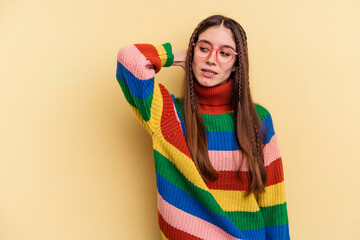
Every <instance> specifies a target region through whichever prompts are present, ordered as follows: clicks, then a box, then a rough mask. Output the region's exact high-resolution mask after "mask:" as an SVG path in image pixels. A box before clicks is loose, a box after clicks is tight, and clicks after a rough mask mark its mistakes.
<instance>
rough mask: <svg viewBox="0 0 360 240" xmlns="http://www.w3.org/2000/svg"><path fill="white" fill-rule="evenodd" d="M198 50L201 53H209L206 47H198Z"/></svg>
mask: <svg viewBox="0 0 360 240" xmlns="http://www.w3.org/2000/svg"><path fill="white" fill-rule="evenodd" d="M199 49H200V51H201V52H209V51H210V49H209V48H207V47H202V46H199Z"/></svg>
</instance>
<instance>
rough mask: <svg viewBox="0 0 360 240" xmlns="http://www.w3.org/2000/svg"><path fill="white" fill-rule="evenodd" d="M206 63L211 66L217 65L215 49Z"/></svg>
mask: <svg viewBox="0 0 360 240" xmlns="http://www.w3.org/2000/svg"><path fill="white" fill-rule="evenodd" d="M206 62H207V63H209V64H215V63H216V51H215V50H214V49H212V50H211V52H210V54H209V55H208V56H207V58H206Z"/></svg>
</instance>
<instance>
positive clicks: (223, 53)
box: [195, 42, 235, 63]
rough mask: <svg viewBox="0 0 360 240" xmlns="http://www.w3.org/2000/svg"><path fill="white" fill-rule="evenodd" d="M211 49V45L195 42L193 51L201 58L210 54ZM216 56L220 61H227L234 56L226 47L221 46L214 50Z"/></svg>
mask: <svg viewBox="0 0 360 240" xmlns="http://www.w3.org/2000/svg"><path fill="white" fill-rule="evenodd" d="M212 50H213V48H212V46H211V45H210V44H208V43H205V42H198V43H196V47H195V51H196V54H197V55H198V56H199V57H201V58H206V57H207V56H209V55H210V54H211V51H212ZM216 55H217V58H218V60H219V61H220V62H223V63H227V62H230V61H231V60H232V59H233V58H234V55H235V54H234V53H233V52H232V51H231V49H230V48H228V47H221V48H219V49H218V50H217V52H216Z"/></svg>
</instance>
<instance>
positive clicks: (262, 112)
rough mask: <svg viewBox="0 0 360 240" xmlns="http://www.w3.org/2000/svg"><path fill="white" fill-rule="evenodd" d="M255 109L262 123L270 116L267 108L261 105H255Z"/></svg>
mask: <svg viewBox="0 0 360 240" xmlns="http://www.w3.org/2000/svg"><path fill="white" fill-rule="evenodd" d="M255 109H256V111H257V113H258V115H259V117H260V119H261V121H264V120H265V119H266V118H267V116H268V115H269V112H268V110H266V108H264V107H263V106H261V105H259V104H255Z"/></svg>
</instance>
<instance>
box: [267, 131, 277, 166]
mask: <svg viewBox="0 0 360 240" xmlns="http://www.w3.org/2000/svg"><path fill="white" fill-rule="evenodd" d="M280 157H281V156H280V152H279V147H278V144H277V141H276V136H275V135H274V136H273V137H272V138H271V140H270V142H269V143H268V144H266V145H265V146H264V163H265V167H267V166H269V165H270V164H271V163H272V162H274V161H275V160H277V159H279V158H280Z"/></svg>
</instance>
